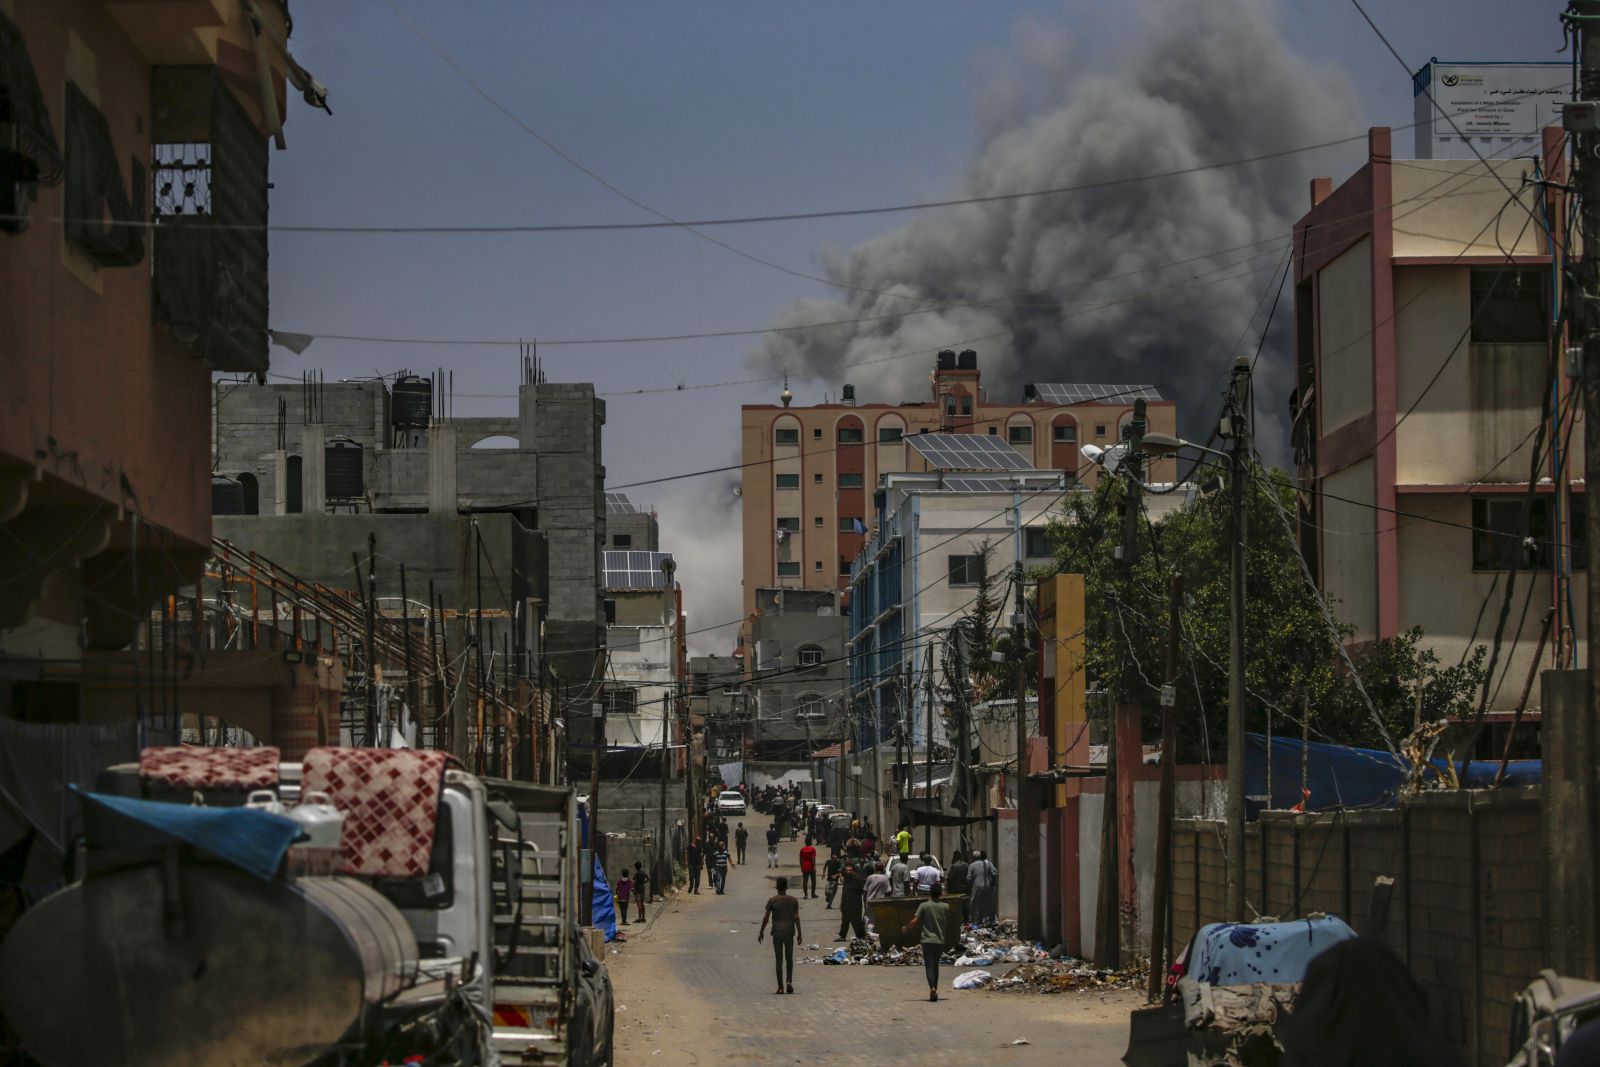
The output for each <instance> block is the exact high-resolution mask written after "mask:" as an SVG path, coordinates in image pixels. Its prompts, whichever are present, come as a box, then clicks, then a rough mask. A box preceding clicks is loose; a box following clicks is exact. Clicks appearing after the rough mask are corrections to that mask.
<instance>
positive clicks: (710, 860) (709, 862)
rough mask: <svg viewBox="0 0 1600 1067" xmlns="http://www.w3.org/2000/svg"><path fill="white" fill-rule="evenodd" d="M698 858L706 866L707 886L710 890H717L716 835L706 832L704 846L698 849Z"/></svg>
mask: <svg viewBox="0 0 1600 1067" xmlns="http://www.w3.org/2000/svg"><path fill="white" fill-rule="evenodd" d="M700 858H701V859H702V860H703V861H704V862H705V865H706V882H707V884H709V885H710V886H711V888H712V889H715V888H717V884H716V883H717V872H716V859H717V835H716V834H713V833H712V832H711V831H710V830H707V831H706V840H705V844H704V845H702V846H701V848H700Z"/></svg>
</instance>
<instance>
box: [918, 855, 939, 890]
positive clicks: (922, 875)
mask: <svg viewBox="0 0 1600 1067" xmlns="http://www.w3.org/2000/svg"><path fill="white" fill-rule="evenodd" d="M920 859H921V860H922V866H920V867H918V868H917V869H916V870H914V871H912V872H911V880H912V882H913V884H915V885H916V887H917V892H918V893H920V894H922V895H923V896H927V895H928V890H930V889H932V888H933V887H934V886H936V885H938V884H939V883H940V882H942V881H944V872H943V871H941V870H939V868H938V867H936V866H934V862H933V857H932V856H930V855H928V854H927V853H926V852H924V853H923V854H922V856H921V857H920Z"/></svg>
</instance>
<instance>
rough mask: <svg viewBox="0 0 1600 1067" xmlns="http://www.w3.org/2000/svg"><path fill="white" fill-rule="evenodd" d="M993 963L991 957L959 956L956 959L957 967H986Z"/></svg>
mask: <svg viewBox="0 0 1600 1067" xmlns="http://www.w3.org/2000/svg"><path fill="white" fill-rule="evenodd" d="M993 962H994V957H993V956H959V957H957V958H956V963H955V965H956V966H957V967H987V966H989V964H991V963H993Z"/></svg>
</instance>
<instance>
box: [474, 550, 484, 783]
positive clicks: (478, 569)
mask: <svg viewBox="0 0 1600 1067" xmlns="http://www.w3.org/2000/svg"><path fill="white" fill-rule="evenodd" d="M472 551H473V556H472V565H473V579H472V580H473V584H474V585H476V586H477V596H478V613H477V621H476V623H475V624H474V626H473V631H472V649H473V652H474V653H475V655H476V657H477V662H476V667H475V669H474V671H473V677H474V678H475V679H476V680H477V683H478V692H477V694H476V696H475V698H474V701H473V706H474V707H476V708H477V709H478V716H477V720H478V721H477V726H478V756H477V760H476V762H475V764H474V765H475V766H476V767H477V769H478V773H480V774H482V773H483V761H484V750H485V748H487V745H486V744H485V741H484V736H483V690H484V680H483V533H482V532H481V531H480V530H479V529H478V520H477V519H473V520H472Z"/></svg>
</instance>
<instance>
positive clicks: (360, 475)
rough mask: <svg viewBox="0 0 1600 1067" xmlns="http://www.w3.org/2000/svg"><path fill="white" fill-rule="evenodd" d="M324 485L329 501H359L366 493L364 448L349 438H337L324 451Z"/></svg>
mask: <svg viewBox="0 0 1600 1067" xmlns="http://www.w3.org/2000/svg"><path fill="white" fill-rule="evenodd" d="M322 464H323V471H322V476H323V484H324V485H325V486H326V489H327V497H328V499H329V500H359V499H361V497H362V495H363V494H364V493H365V491H366V477H365V472H364V470H363V467H362V448H361V446H360V445H359V444H357V443H356V442H355V441H352V440H350V439H349V438H348V437H335V438H333V439H332V440H330V441H329V442H328V443H327V444H326V445H325V446H324V447H323V449H322Z"/></svg>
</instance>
